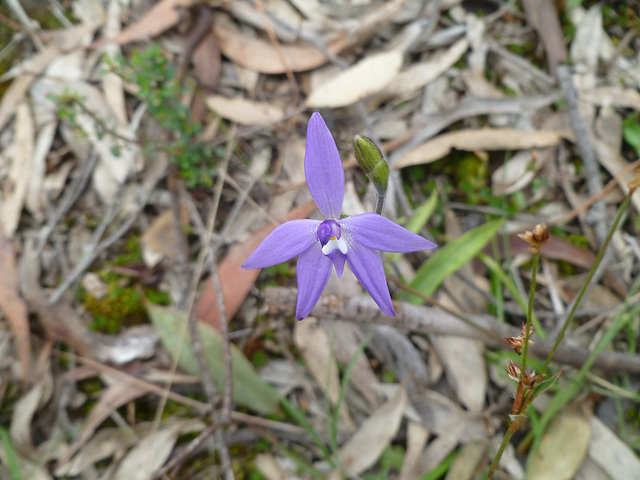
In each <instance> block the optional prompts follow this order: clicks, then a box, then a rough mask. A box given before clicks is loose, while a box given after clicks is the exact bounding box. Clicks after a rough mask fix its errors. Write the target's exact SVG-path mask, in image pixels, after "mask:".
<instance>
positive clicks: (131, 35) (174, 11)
mask: <svg viewBox="0 0 640 480" xmlns="http://www.w3.org/2000/svg"><path fill="white" fill-rule="evenodd" d="M194 3H195V0H162V1H160V2H159V3H156V4H155V5H154V6H153V7H151V8H150V9H149V11H148V12H146V13H145V14H144V15H143V16H142V17H141V18H140V19H139V20H138V21H137V22H135V23H132V24H131V25H129V26H128V27H127V28H125V29H124V30H122V32H120V34H118V35H117V36H116V37H113V38H102V39H100V40H97V41H95V42H93V43H92V44H91V45H90V46H91V47H92V48H98V47H101V46H102V45H104V44H105V43H118V44H120V45H123V44H125V43H129V42H135V41H137V40H148V39H149V38H153V37H155V36H156V35H159V34H161V33H162V32H164V31H165V30H168V29H169V28H171V27H173V26H174V25H175V24H176V23H178V21H179V20H180V9H181V8H187V7H190V6H191V5H193V4H194Z"/></svg>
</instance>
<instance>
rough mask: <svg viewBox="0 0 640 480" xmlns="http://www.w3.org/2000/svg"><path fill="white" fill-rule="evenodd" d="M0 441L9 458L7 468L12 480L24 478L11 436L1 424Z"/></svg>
mask: <svg viewBox="0 0 640 480" xmlns="http://www.w3.org/2000/svg"><path fill="white" fill-rule="evenodd" d="M0 443H1V444H2V449H3V450H4V454H5V457H6V458H7V469H8V470H9V474H10V475H11V479H12V480H22V474H21V473H20V467H19V466H18V457H16V452H15V451H14V450H13V445H12V443H11V438H10V437H9V432H7V429H6V428H4V427H1V426H0Z"/></svg>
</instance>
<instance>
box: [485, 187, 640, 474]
mask: <svg viewBox="0 0 640 480" xmlns="http://www.w3.org/2000/svg"><path fill="white" fill-rule="evenodd" d="M634 191H635V189H631V191H630V192H629V193H628V194H627V196H626V197H625V199H624V201H623V202H622V204H621V205H620V207H619V208H618V212H617V214H616V217H615V219H614V221H613V224H612V225H611V228H610V229H609V232H608V233H607V237H606V238H605V241H604V243H603V244H602V246H601V247H600V250H599V251H598V254H597V255H596V259H595V261H594V263H593V266H592V267H591V270H589V273H588V274H587V278H586V280H585V282H584V283H583V285H582V287H581V288H580V291H579V292H578V295H577V296H576V300H575V301H574V303H573V306H572V307H571V310H570V312H569V315H568V316H567V318H566V319H565V321H564V325H563V326H562V330H561V331H560V334H559V335H558V338H556V341H555V343H554V345H553V348H552V349H551V352H550V353H549V355H548V357H547V359H546V360H545V362H544V364H543V366H542V369H541V370H540V374H539V376H538V378H539V379H542V378H543V375H544V373H545V372H546V371H547V367H548V366H549V363H550V362H551V359H552V358H553V355H554V354H555V352H556V350H557V348H558V346H559V345H560V342H561V341H562V338H563V337H564V334H565V332H566V331H567V328H568V326H569V324H570V323H571V321H572V320H573V317H574V315H575V313H576V311H577V309H578V306H579V305H580V303H581V301H582V297H584V294H585V293H586V291H587V288H588V287H589V284H590V283H591V280H592V279H593V276H594V275H595V272H596V270H597V269H598V267H599V266H600V263H601V262H602V258H603V257H604V254H605V252H606V250H607V248H608V247H609V243H611V239H612V238H613V234H614V233H615V231H616V230H617V229H618V225H619V224H620V221H621V220H622V217H623V215H624V212H625V211H626V210H627V208H628V207H629V203H630V202H631V195H633V193H634ZM534 267H535V268H534V273H533V274H532V287H531V288H532V290H533V288H534V285H535V281H534V280H535V271H536V270H537V260H536V258H535V257H534ZM532 290H531V291H532ZM532 305H533V294H530V296H529V309H528V311H527V324H528V323H529V319H530V318H531V313H532V311H533V310H532ZM525 335H526V336H527V337H528V329H527V334H525ZM525 348H527V342H526V341H525V345H524V346H523V362H522V367H523V368H522V374H524V367H525V358H526V357H525V350H524V349H525ZM534 388H535V385H534ZM535 396H536V395H535V391H534V390H532V392H531V394H530V395H527V396H526V397H524V398H523V400H522V406H521V408H520V412H526V411H527V409H528V408H529V405H531V403H532V402H533V399H534V398H535ZM521 419H522V415H521V414H520V415H517V416H516V418H515V419H514V420H513V421H512V422H511V424H510V425H509V428H508V429H507V432H506V433H505V435H504V438H503V439H502V443H501V444H500V447H499V448H498V451H497V452H496V455H495V457H494V458H493V461H492V462H491V466H490V467H489V473H488V478H491V477H492V476H493V473H494V472H495V470H496V468H497V466H498V462H499V461H500V458H501V457H502V454H503V453H504V450H505V448H506V447H507V445H508V444H509V442H510V440H511V437H513V434H514V433H515V432H516V431H517V430H518V426H519V425H520V421H521Z"/></svg>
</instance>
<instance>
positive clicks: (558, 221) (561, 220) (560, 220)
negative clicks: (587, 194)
mask: <svg viewBox="0 0 640 480" xmlns="http://www.w3.org/2000/svg"><path fill="white" fill-rule="evenodd" d="M638 167H640V159H638V160H636V161H635V162H633V163H630V164H629V165H627V166H626V167H624V168H623V169H622V170H621V171H620V172H619V173H618V174H617V175H616V176H615V177H614V178H612V179H611V180H610V181H609V183H607V184H606V185H605V186H604V187H603V188H602V190H600V191H599V192H598V193H596V194H595V195H594V196H593V197H591V198H589V199H588V200H586V201H585V202H583V203H581V204H580V205H578V206H577V207H575V208H574V209H573V210H571V211H570V212H568V213H565V214H564V215H560V216H559V217H556V218H554V219H552V220H551V221H550V222H549V224H550V225H564V224H565V223H569V222H570V221H571V220H573V219H574V218H575V217H576V216H578V215H579V214H580V213H582V212H584V211H585V210H586V209H588V208H589V207H590V206H591V205H593V204H594V203H596V202H597V201H598V200H600V199H601V198H603V197H604V196H605V195H606V194H607V193H609V192H610V191H611V190H613V189H614V188H615V187H616V185H618V183H619V182H620V181H621V179H622V178H623V177H625V176H627V174H629V173H630V172H631V171H632V170H635V169H636V168H638Z"/></svg>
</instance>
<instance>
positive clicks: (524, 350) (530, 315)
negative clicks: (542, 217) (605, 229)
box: [520, 252, 540, 413]
mask: <svg viewBox="0 0 640 480" xmlns="http://www.w3.org/2000/svg"><path fill="white" fill-rule="evenodd" d="M539 263H540V252H536V253H534V254H533V266H532V267H531V287H530V288H529V305H528V307H527V326H526V328H525V333H524V345H522V366H521V368H520V382H522V379H523V378H524V375H525V372H526V369H527V352H528V351H529V335H530V330H531V319H532V318H533V301H534V298H535V293H536V277H537V275H538V264H539ZM523 406H524V404H523ZM520 413H522V410H521V411H520Z"/></svg>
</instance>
